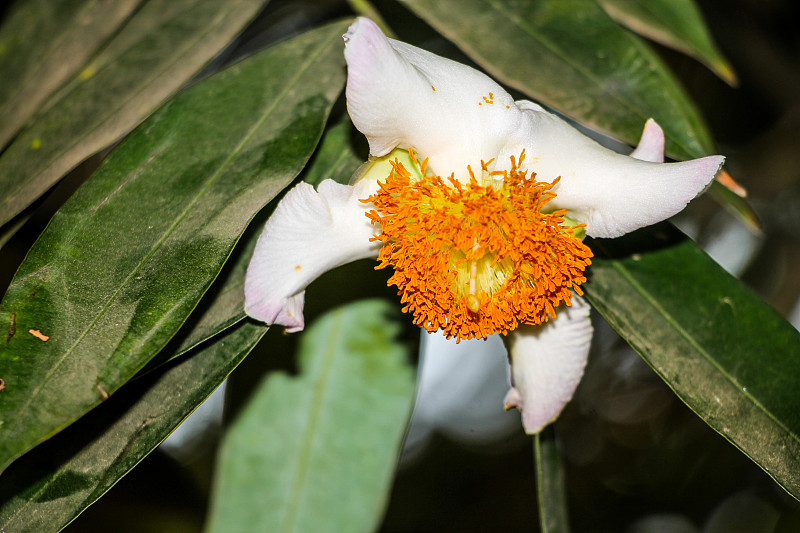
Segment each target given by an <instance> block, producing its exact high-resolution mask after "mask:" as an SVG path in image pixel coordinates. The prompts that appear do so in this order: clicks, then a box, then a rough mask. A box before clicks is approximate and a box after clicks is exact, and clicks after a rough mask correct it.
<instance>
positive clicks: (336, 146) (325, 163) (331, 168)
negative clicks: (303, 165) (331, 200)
mask: <svg viewBox="0 0 800 533" xmlns="http://www.w3.org/2000/svg"><path fill="white" fill-rule="evenodd" d="M367 157H369V147H368V146H367V143H366V139H365V138H364V136H363V135H362V134H361V133H360V132H359V131H358V130H356V129H355V126H353V123H352V122H350V117H348V116H344V117H342V119H341V120H340V121H339V122H338V123H337V124H335V125H333V126H332V127H330V128H329V129H328V130H327V131H326V132H325V136H324V137H323V138H322V142H321V143H320V146H319V150H317V153H316V154H315V156H314V159H312V160H311V162H310V164H309V166H308V168H307V169H306V171H305V173H304V174H303V181H305V182H307V183H310V184H311V185H314V186H315V187H316V186H317V185H319V184H320V183H321V182H322V181H324V180H326V179H332V180H335V181H338V182H339V183H342V184H345V185H346V184H348V183H349V182H350V177H351V176H352V175H353V173H354V172H355V171H356V170H358V167H359V166H361V164H363V163H364V162H365V161H366V160H367Z"/></svg>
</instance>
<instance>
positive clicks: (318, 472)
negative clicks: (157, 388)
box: [208, 300, 414, 533]
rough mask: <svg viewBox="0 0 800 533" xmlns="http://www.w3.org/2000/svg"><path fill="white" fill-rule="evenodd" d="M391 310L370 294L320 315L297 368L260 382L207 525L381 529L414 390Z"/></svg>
mask: <svg viewBox="0 0 800 533" xmlns="http://www.w3.org/2000/svg"><path fill="white" fill-rule="evenodd" d="M390 312H391V313H395V314H396V315H399V313H396V310H395V309H393V306H391V305H389V304H387V303H385V302H383V301H381V300H367V301H360V302H356V303H354V304H350V305H347V306H344V307H339V308H337V309H336V310H334V311H332V312H330V313H328V314H326V315H324V316H323V317H321V318H320V319H318V320H317V321H316V322H315V323H314V324H313V325H312V326H311V327H310V328H309V329H308V331H307V332H305V333H303V334H302V335H303V338H302V339H301V343H300V348H299V362H298V365H299V374H297V375H293V376H290V375H288V374H286V373H284V372H280V373H278V372H273V373H271V374H270V375H268V376H267V377H266V379H265V380H264V381H263V382H262V383H261V385H260V386H259V388H258V389H257V391H256V392H255V394H254V395H253V396H252V397H251V399H250V401H249V403H248V405H247V406H246V407H245V408H244V410H243V411H242V413H240V415H239V416H238V417H237V419H236V420H235V421H234V423H233V425H232V426H231V428H230V430H229V431H228V433H227V436H226V438H225V441H224V442H223V445H222V448H221V451H220V460H219V464H218V474H217V479H216V485H215V488H214V495H215V497H214V505H213V507H212V510H211V517H210V522H209V524H210V527H209V528H208V530H209V531H211V532H217V531H225V532H230V533H233V532H239V531H241V532H247V533H254V532H258V531H270V532H282V533H288V532H293V531H315V532H325V531H331V532H333V531H353V532H364V533H368V532H370V531H374V530H375V528H376V527H377V526H378V525H379V521H380V517H381V515H382V512H383V508H384V506H385V505H386V499H387V497H388V491H389V488H390V486H391V480H392V476H393V472H394V469H395V464H396V461H397V455H398V453H399V451H400V445H401V442H402V437H403V433H404V430H405V425H406V423H407V419H408V416H409V415H410V412H411V405H412V402H413V398H414V372H413V367H412V366H410V365H409V362H408V359H409V353H408V349H407V348H404V347H403V346H402V345H400V344H398V343H397V342H396V335H397V334H398V332H399V331H400V326H399V324H398V323H397V322H396V321H395V320H394V318H389V316H390V315H389V313H390Z"/></svg>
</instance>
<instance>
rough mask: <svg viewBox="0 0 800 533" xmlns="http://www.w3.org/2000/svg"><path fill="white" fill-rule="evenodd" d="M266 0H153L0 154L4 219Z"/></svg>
mask: <svg viewBox="0 0 800 533" xmlns="http://www.w3.org/2000/svg"><path fill="white" fill-rule="evenodd" d="M264 2H265V0H233V1H227V2H219V1H217V0H199V1H198V0H150V1H148V2H147V3H146V4H145V5H144V6H143V7H142V9H140V10H139V11H138V12H137V13H136V15H135V16H134V17H133V18H131V20H130V21H129V22H128V23H127V24H126V25H125V27H124V28H123V29H122V31H121V32H120V33H119V34H118V35H116V36H115V37H114V39H112V40H111V41H110V43H109V44H108V45H107V46H106V48H105V49H104V50H103V51H102V52H101V53H100V54H99V55H98V56H96V57H95V58H94V59H93V60H92V62H91V63H89V64H88V65H86V66H85V67H84V68H83V70H82V71H81V73H80V75H79V76H77V77H76V78H75V79H73V80H72V82H71V83H70V84H68V85H67V86H66V87H64V88H63V89H62V90H61V91H59V93H58V94H57V95H56V96H55V97H54V100H55V101H54V102H51V103H50V104H49V107H48V109H47V111H45V112H43V113H42V114H41V115H40V116H38V117H37V119H36V121H35V122H34V123H33V124H31V126H30V127H28V128H27V129H25V130H24V131H23V132H22V133H21V134H20V135H19V137H18V138H16V139H15V140H14V142H13V143H12V144H11V145H10V146H9V147H8V149H7V150H6V152H5V153H4V154H3V155H2V157H0V191H2V192H0V225H2V224H3V223H5V222H6V221H8V220H10V219H11V218H12V217H13V216H14V215H16V214H17V213H19V212H20V211H22V210H23V209H24V208H25V207H26V206H28V205H29V204H30V203H31V202H33V201H34V200H35V199H36V198H38V197H39V196H40V195H41V194H42V193H44V192H45V191H47V189H49V188H50V187H51V186H52V185H53V183H55V182H56V181H57V180H58V179H60V178H61V177H62V176H63V175H64V174H66V173H67V172H68V171H69V170H70V169H72V168H73V167H75V165H77V164H78V163H80V162H81V161H82V160H83V159H85V158H86V157H88V156H90V155H91V154H93V153H95V152H97V151H99V150H101V149H103V148H105V147H106V146H108V145H110V144H111V143H113V142H114V141H115V140H117V139H119V138H120V137H121V136H122V135H124V134H125V133H127V132H128V131H130V130H131V129H132V128H133V127H134V126H136V125H137V124H138V123H140V122H141V121H142V120H143V119H144V118H145V117H147V115H149V114H150V113H151V112H152V111H153V110H154V109H155V108H156V107H157V106H158V105H159V104H161V103H162V102H163V101H164V100H165V99H166V98H167V97H169V96H170V95H171V94H173V93H174V92H175V91H176V90H177V89H178V88H179V87H180V86H181V85H183V84H184V82H186V80H188V79H189V78H190V77H191V76H193V75H194V74H195V73H196V72H197V71H198V70H200V68H201V67H202V66H203V65H204V64H205V63H206V62H207V61H208V60H209V59H211V58H212V57H213V56H214V55H215V54H216V53H217V52H219V50H220V49H222V47H223V46H225V45H226V44H227V43H228V42H229V41H230V39H231V38H232V37H233V36H234V35H236V33H238V32H239V31H240V30H241V29H242V27H244V25H245V24H247V22H248V21H249V20H250V19H251V18H252V17H253V16H254V15H255V14H256V12H257V11H258V8H259V7H260V6H261V5H262V4H264ZM108 3H109V4H114V2H108Z"/></svg>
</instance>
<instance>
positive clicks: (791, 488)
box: [585, 223, 800, 499]
mask: <svg viewBox="0 0 800 533" xmlns="http://www.w3.org/2000/svg"><path fill="white" fill-rule="evenodd" d="M592 247H593V248H594V249H595V250H599V251H602V252H603V255H605V256H606V257H610V259H600V258H597V259H596V260H595V261H594V263H593V265H592V267H591V274H590V282H589V283H588V284H587V285H586V286H585V289H586V294H587V296H588V298H589V300H590V301H591V303H592V305H594V307H595V308H596V309H598V310H599V311H600V313H601V314H602V315H603V317H604V318H605V319H606V320H608V322H609V323H610V324H611V325H612V326H613V327H614V329H616V330H617V331H618V332H619V333H620V334H621V335H622V336H623V337H624V338H625V339H626V340H627V341H628V342H629V343H630V344H631V346H633V347H634V348H635V349H636V351H638V352H639V353H640V354H641V355H642V357H643V358H644V359H645V360H646V361H647V362H648V364H650V366H652V367H653V369H654V370H655V371H656V372H657V373H658V374H659V375H660V376H661V377H662V378H663V379H664V381H666V382H667V384H668V385H669V386H670V387H671V388H672V389H673V390H674V391H675V393H676V394H677V395H678V396H679V397H680V398H681V400H683V401H684V402H685V403H686V404H687V405H688V406H689V407H690V408H691V409H692V410H693V411H694V412H695V413H697V414H698V415H699V416H700V417H701V418H702V419H703V420H705V422H706V423H707V424H709V425H710V426H711V427H712V428H714V429H715V430H716V431H718V432H719V433H720V434H721V435H722V436H723V437H725V438H726V439H728V440H729V441H730V442H731V443H733V444H734V445H735V446H736V447H737V448H739V449H740V450H742V451H743V452H744V453H745V454H747V456H748V457H750V458H751V459H752V460H753V461H755V462H756V463H757V464H758V465H759V466H761V467H762V468H763V469H764V470H765V471H766V472H767V473H768V474H769V475H770V476H772V477H773V478H774V479H775V481H777V482H778V484H779V485H781V486H782V487H783V488H784V489H786V490H787V491H788V492H789V493H790V494H792V495H793V496H794V497H795V498H798V499H800V395H798V393H797V390H798V389H797V384H798V383H800V364H798V354H800V333H798V331H797V330H795V329H794V328H793V327H792V326H791V325H790V324H789V323H788V322H786V320H784V319H783V318H782V317H781V316H780V315H779V314H778V313H777V312H776V311H775V310H774V309H772V308H771V307H770V306H769V305H767V304H766V303H765V302H764V301H763V300H761V299H760V298H759V297H758V296H756V295H755V294H753V293H752V292H751V291H750V290H749V289H747V288H746V287H744V286H743V285H742V284H741V282H739V281H738V280H736V279H735V278H733V277H731V276H730V275H729V274H727V273H726V272H725V271H724V270H723V269H722V268H721V267H719V266H718V265H717V264H716V263H715V262H714V261H713V260H712V259H711V258H709V257H708V256H707V255H705V253H703V251H702V250H700V249H699V248H698V247H697V245H696V244H695V243H693V242H692V241H691V240H689V239H687V238H685V237H684V236H683V235H682V234H680V232H678V231H677V230H675V229H674V228H672V227H671V226H670V225H669V224H666V223H665V224H660V225H658V226H655V227H653V228H650V229H647V230H640V231H639V232H635V233H633V234H630V235H629V236H626V237H623V238H621V239H615V240H614V241H602V242H599V241H595V242H594V243H593V245H592ZM630 250H634V251H635V253H633V254H630Z"/></svg>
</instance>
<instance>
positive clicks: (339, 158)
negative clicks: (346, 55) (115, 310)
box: [170, 117, 366, 357]
mask: <svg viewBox="0 0 800 533" xmlns="http://www.w3.org/2000/svg"><path fill="white" fill-rule="evenodd" d="M357 135H360V134H359V133H358V132H357V131H356V130H355V128H354V127H353V124H352V123H351V122H350V119H349V118H347V117H344V118H343V119H342V120H341V121H340V122H339V123H337V124H334V125H333V126H329V127H328V128H327V129H326V131H325V134H324V135H323V137H322V140H321V141H320V143H319V146H318V147H317V151H316V153H315V154H314V157H313V158H312V159H311V160H310V161H309V163H308V166H306V168H305V169H304V170H303V174H302V179H303V181H305V182H307V183H310V184H312V185H314V186H315V187H316V186H317V185H319V183H320V182H321V181H323V180H326V179H333V180H335V181H338V182H339V183H343V184H347V183H348V182H349V180H350V176H351V175H352V174H353V172H355V171H356V169H358V167H359V166H360V165H361V163H363V162H364V160H366V155H359V154H358V153H357V150H356V148H355V147H354V146H353V143H354V142H355V141H356V138H354V137H355V136H357ZM364 149H365V150H366V147H365V148H364ZM268 210H269V208H267V209H266V210H265V211H268ZM264 215H269V213H264V212H262V213H261V214H260V215H259V218H258V219H256V220H254V221H253V223H252V224H251V225H250V226H249V227H248V231H247V232H246V233H245V234H244V236H243V237H242V239H241V241H239V244H238V245H237V247H236V250H235V252H234V253H233V255H232V256H231V258H230V260H229V261H228V262H227V263H226V264H225V270H223V271H222V273H221V274H220V276H219V278H217V280H216V283H215V284H214V286H213V287H212V288H211V290H209V291H208V293H206V295H205V296H204V298H203V301H202V302H201V304H200V305H199V306H198V308H197V309H196V310H195V312H194V313H193V314H192V317H191V318H190V319H189V321H190V322H191V323H192V324H191V327H190V328H184V329H182V330H181V332H180V333H179V334H178V336H177V338H175V339H173V342H175V341H177V342H178V343H179V344H178V346H177V348H176V349H175V350H173V351H170V354H171V355H170V357H177V356H179V355H182V354H184V353H185V352H186V351H188V350H189V349H191V348H192V347H194V346H196V345H197V344H199V343H201V342H203V341H205V340H207V339H209V338H211V337H213V336H214V335H216V334H218V333H219V332H221V331H224V330H225V329H226V328H229V327H231V326H232V325H233V324H236V323H238V322H239V321H240V320H242V319H244V318H245V316H246V315H245V314H244V277H245V273H246V272H247V265H248V264H249V263H250V257H251V256H252V255H253V249H254V248H255V245H256V241H257V240H258V237H259V235H260V234H261V230H262V229H263V227H264V221H265V220H266V218H267V217H266V216H264ZM185 330H186V331H185Z"/></svg>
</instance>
